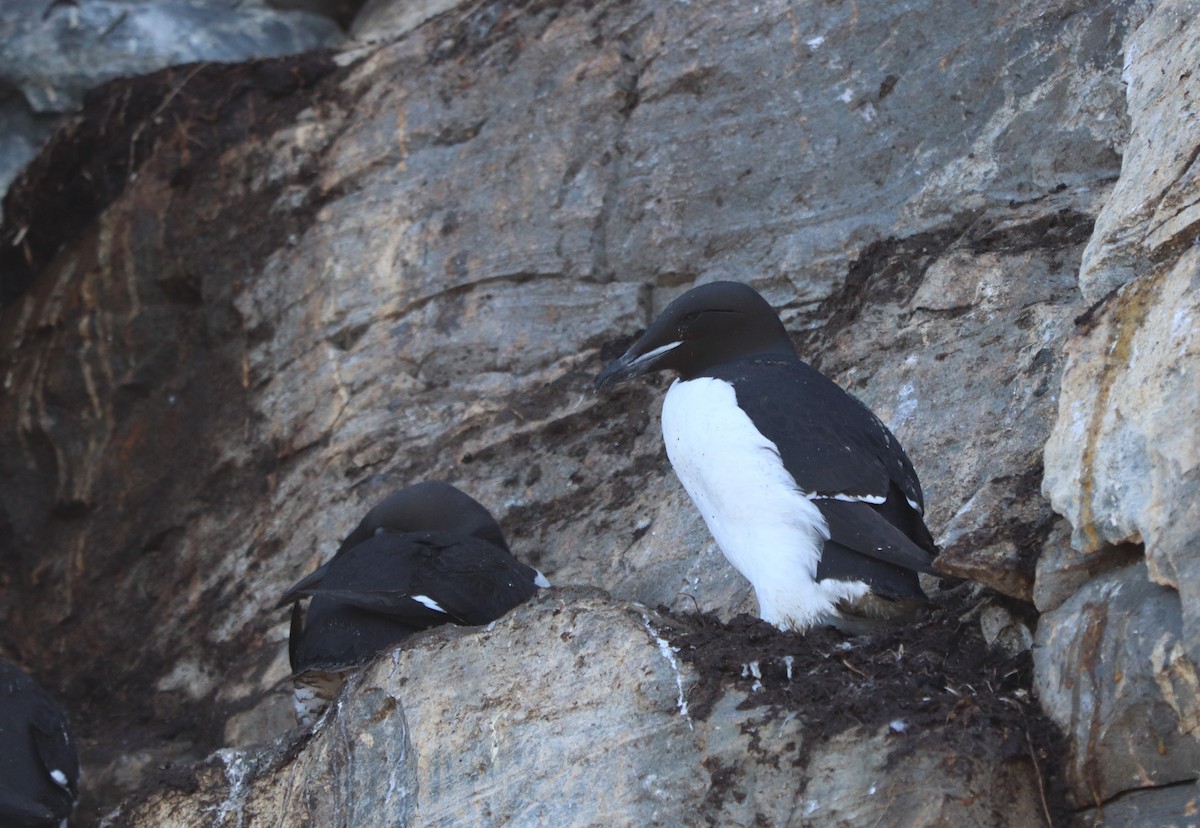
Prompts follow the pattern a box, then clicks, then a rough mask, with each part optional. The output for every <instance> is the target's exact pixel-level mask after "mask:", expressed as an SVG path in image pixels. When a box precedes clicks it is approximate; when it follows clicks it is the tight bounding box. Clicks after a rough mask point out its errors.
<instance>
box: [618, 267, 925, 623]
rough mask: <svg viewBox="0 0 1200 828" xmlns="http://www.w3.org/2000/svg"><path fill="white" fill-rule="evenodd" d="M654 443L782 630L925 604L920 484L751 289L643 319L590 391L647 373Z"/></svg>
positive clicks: (724, 286)
mask: <svg viewBox="0 0 1200 828" xmlns="http://www.w3.org/2000/svg"><path fill="white" fill-rule="evenodd" d="M662 370H673V371H676V372H677V373H678V374H679V377H678V379H676V380H675V382H674V383H673V384H672V385H671V387H670V389H669V390H668V391H667V395H666V399H665V400H664V401H663V411H662V429H663V440H664V442H665V443H666V449H667V456H668V458H670V461H671V465H672V467H674V469H675V473H676V475H677V476H678V477H679V480H680V482H681V483H682V484H683V487H684V489H686V490H687V493H688V495H689V496H690V497H691V499H692V502H693V503H694V504H695V505H696V508H697V509H699V510H700V513H701V515H702V516H703V517H704V522H705V523H706V524H707V525H708V529H709V531H710V532H711V533H712V535H713V538H714V539H715V540H716V542H717V545H718V546H720V548H721V551H722V552H724V553H725V557H726V558H728V559H729V562H730V563H731V564H733V566H734V567H735V568H737V570H738V571H739V572H741V573H742V574H743V575H744V576H745V577H746V578H747V579H748V580H749V581H750V583H751V584H752V585H753V586H754V591H755V594H756V596H757V598H758V603H759V615H760V616H761V617H762V618H763V619H764V620H765V621H768V622H770V623H771V624H774V625H775V626H776V627H779V628H781V629H790V630H802V629H806V628H808V627H810V626H812V625H814V624H833V625H835V626H839V627H842V628H844V629H848V630H850V631H855V632H858V631H863V630H865V629H869V628H870V627H871V626H873V625H874V624H875V623H877V622H878V621H880V620H885V619H888V618H893V617H897V616H910V615H911V614H912V613H913V612H914V611H915V610H916V609H917V608H918V607H919V606H921V605H923V604H924V603H925V596H924V593H922V591H921V588H920V585H919V583H918V578H917V573H918V572H931V571H932V570H931V569H930V564H931V562H932V560H933V557H934V555H935V554H936V549H937V548H936V546H935V544H934V542H933V538H932V536H931V535H930V533H929V530H928V529H927V528H926V526H925V522H924V518H923V514H924V500H923V495H922V492H921V484H920V481H919V480H918V479H917V475H916V472H915V471H914V470H913V466H912V463H911V462H910V461H909V459H908V456H907V455H906V454H905V453H904V450H903V449H902V448H901V447H900V443H899V442H898V441H897V440H896V438H895V436H894V435H893V434H892V433H891V432H890V431H889V430H888V428H887V427H886V426H885V425H884V424H883V423H882V422H880V420H879V418H878V417H876V416H875V415H874V414H873V413H871V411H870V409H868V408H867V407H866V406H865V405H863V404H862V403H861V402H860V401H859V400H857V399H855V398H854V397H853V396H851V395H850V394H848V393H847V392H846V391H844V390H843V389H842V388H841V387H839V386H838V385H837V384H836V383H834V382H833V381H832V380H830V379H828V378H826V377H825V376H823V375H822V374H821V373H820V372H818V371H817V370H816V369H814V368H812V367H811V366H809V365H808V364H806V363H805V362H803V361H801V359H800V358H799V357H798V356H797V355H796V351H795V348H794V347H793V345H792V342H791V340H790V339H789V338H788V335H787V330H786V329H785V328H784V326H783V323H782V322H781V321H780V319H779V317H778V315H777V314H776V313H775V311H774V309H773V308H772V307H771V306H770V305H769V304H768V303H767V302H766V300H765V299H763V298H762V297H761V296H760V295H759V294H758V293H757V292H755V291H754V289H753V288H751V287H749V286H747V285H744V284H741V283H738V282H713V283H710V284H706V285H702V286H700V287H697V288H693V289H692V290H689V291H688V292H687V293H685V294H683V295H682V296H680V297H679V298H678V299H676V300H675V301H673V302H671V304H670V305H668V306H667V308H666V309H665V310H664V311H663V312H662V314H660V315H659V317H658V318H657V319H656V320H654V322H653V323H652V324H651V325H650V327H649V328H648V329H647V330H646V332H645V333H644V334H642V336H640V337H639V338H638V339H637V341H636V342H634V343H633V345H632V346H630V348H629V350H627V351H626V352H625V354H624V355H623V356H621V357H620V358H619V359H617V360H616V361H614V362H613V363H612V364H610V365H609V366H608V367H607V368H605V369H604V371H603V372H601V374H600V375H599V376H598V377H597V379H596V388H597V389H599V388H603V387H605V386H607V385H611V384H613V383H617V382H622V381H624V380H628V379H631V378H633V377H637V376H639V375H641V374H646V373H650V372H653V371H662Z"/></svg>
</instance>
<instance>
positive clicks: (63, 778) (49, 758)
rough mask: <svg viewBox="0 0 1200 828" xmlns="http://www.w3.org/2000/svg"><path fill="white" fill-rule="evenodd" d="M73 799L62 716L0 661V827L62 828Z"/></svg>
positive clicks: (72, 755)
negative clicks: (40, 827)
mask: <svg viewBox="0 0 1200 828" xmlns="http://www.w3.org/2000/svg"><path fill="white" fill-rule="evenodd" d="M78 799H79V757H78V755H77V754H76V752H75V745H74V743H73V742H72V741H71V737H70V735H69V734H68V733H67V717H66V716H64V715H63V712H62V710H61V709H60V708H59V706H58V705H57V704H55V702H54V699H53V698H51V697H50V694H49V693H47V692H46V691H45V690H44V689H42V687H41V685H39V684H38V683H37V682H35V681H34V680H33V679H32V678H30V677H29V676H28V675H26V674H25V672H24V671H22V670H21V668H19V667H17V666H16V665H15V664H12V663H10V662H8V661H3V660H0V825H4V826H14V828H15V826H21V828H24V827H25V826H30V828H32V827H33V826H52V825H62V826H65V825H66V824H67V819H68V818H69V817H70V816H71V811H72V810H74V808H75V802H76V801H77V800H78Z"/></svg>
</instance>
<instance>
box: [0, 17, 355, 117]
mask: <svg viewBox="0 0 1200 828" xmlns="http://www.w3.org/2000/svg"><path fill="white" fill-rule="evenodd" d="M340 39H341V35H340V32H339V31H338V28H337V26H336V25H335V24H334V23H332V22H331V21H329V20H326V19H324V18H321V17H317V16H315V15H310V14H306V13H303V12H277V11H273V10H271V9H267V8H264V7H262V6H259V5H255V4H253V3H228V2H221V0H216V1H215V2H213V0H207V1H206V0H162V2H156V3H152V4H148V3H141V2H136V0H80V1H79V2H77V3H50V4H47V3H43V2H41V0H11V2H7V3H5V4H4V10H3V12H0V41H2V42H3V43H4V52H3V58H0V86H3V87H8V88H12V89H17V90H20V92H21V94H22V95H23V96H24V98H25V100H26V101H28V103H29V105H30V106H31V107H32V108H33V110H34V112H38V113H45V112H60V113H61V112H74V111H75V110H77V109H79V106H80V104H81V103H82V101H83V93H84V92H86V91H87V90H89V89H91V88H93V87H95V86H98V85H100V84H101V83H103V82H104V81H107V80H111V79H113V78H120V77H126V76H129V75H141V74H145V73H146V72H151V71H154V70H155V69H161V68H162V67H164V66H172V65H176V64H180V63H191V62H193V61H202V60H209V61H240V60H246V59H248V58H251V57H272V56H276V55H286V54H293V53H295V52H302V51H305V50H307V49H315V48H319V47H323V46H332V45H335V44H336V43H338V42H339V41H340Z"/></svg>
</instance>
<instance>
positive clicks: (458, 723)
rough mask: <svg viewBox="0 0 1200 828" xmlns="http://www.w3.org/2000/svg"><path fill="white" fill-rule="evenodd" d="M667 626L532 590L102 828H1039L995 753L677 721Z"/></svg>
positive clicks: (1030, 793) (683, 692)
mask: <svg viewBox="0 0 1200 828" xmlns="http://www.w3.org/2000/svg"><path fill="white" fill-rule="evenodd" d="M668 623H670V622H668V621H667V620H666V619H663V618H661V617H660V616H659V615H658V614H656V613H654V612H652V611H650V610H648V609H645V608H644V607H641V606H639V605H637V604H625V603H621V602H615V601H613V600H611V599H610V598H608V597H607V596H605V595H603V594H602V593H600V592H599V591H598V590H580V589H575V590H548V591H545V592H543V593H541V594H540V595H539V596H538V597H536V598H535V599H533V600H532V601H531V602H529V603H528V604H526V605H524V606H522V607H519V608H517V609H516V610H514V611H513V612H512V613H510V614H509V615H508V616H506V617H504V618H502V619H500V620H499V621H496V622H494V623H492V624H489V625H488V626H487V627H486V628H482V629H476V630H461V629H456V628H442V629H440V630H434V631H431V632H430V633H427V634H422V635H421V636H420V637H419V638H416V639H412V640H410V641H409V642H407V643H406V644H405V645H402V646H401V647H400V648H399V649H398V650H396V651H394V652H392V653H390V654H385V655H383V656H382V657H380V658H379V659H378V660H376V661H375V662H374V664H372V665H371V666H369V667H368V668H366V670H365V671H364V672H363V673H362V674H361V675H359V676H357V677H356V678H354V679H352V680H351V682H350V684H349V686H348V688H347V690H346V691H345V692H344V693H343V695H342V696H341V698H340V699H339V701H338V702H337V704H336V705H334V706H333V707H331V708H330V712H329V713H327V714H326V715H325V717H324V718H323V719H321V720H320V721H319V722H318V723H317V725H316V727H315V729H314V731H313V734H312V737H311V739H310V740H308V741H307V742H304V741H301V742H296V741H295V740H294V739H293V740H291V741H289V742H287V743H286V744H282V745H278V746H276V747H274V748H273V749H269V750H264V751H259V752H256V753H246V752H236V751H222V752H220V753H218V754H217V755H216V756H215V757H213V758H211V759H210V760H209V761H208V763H206V764H205V765H203V766H201V767H200V769H199V770H198V778H197V780H196V781H197V787H198V790H195V791H191V792H186V791H179V790H177V791H163V792H162V793H159V794H155V795H153V796H151V797H149V798H148V799H146V800H144V801H142V802H139V803H136V804H134V805H132V806H130V807H129V808H127V809H126V810H125V811H123V812H122V813H121V815H120V817H119V819H117V820H114V822H115V823H117V824H131V825H150V824H152V825H162V826H201V825H212V824H214V821H213V820H214V812H215V814H216V817H215V819H216V823H215V824H226V823H225V822H224V820H226V819H229V820H230V822H233V821H234V820H235V819H236V822H237V824H248V825H258V824H270V825H310V824H320V825H361V826H395V825H429V826H435V825H437V826H441V825H444V826H452V825H534V824H537V825H581V826H591V825H595V826H601V825H678V824H681V823H688V824H706V823H708V824H719V825H745V826H751V825H761V824H764V823H766V824H772V825H813V826H824V825H829V826H832V825H844V824H847V823H853V824H870V823H872V822H874V821H878V820H881V819H885V818H886V819H887V820H888V821H889V824H901V825H903V824H908V825H939V824H971V825H983V826H1004V825H1012V824H1035V823H1036V822H1038V821H1039V820H1040V818H1041V816H1040V812H1039V811H1038V806H1037V805H1036V803H1037V802H1038V795H1037V788H1036V785H1037V782H1036V777H1035V775H1034V773H1033V770H1032V768H1031V767H1030V766H1029V765H1028V764H1022V763H1015V762H1004V761H1001V754H1000V753H999V751H998V744H999V743H998V742H994V743H986V744H984V745H975V746H974V751H973V753H971V754H967V753H963V752H960V751H959V750H957V749H955V748H953V747H952V746H951V745H952V741H951V740H946V741H945V742H942V741H941V739H940V738H939V735H938V734H937V733H929V732H920V733H919V732H916V731H915V730H913V731H909V730H907V729H906V728H905V727H904V726H903V722H893V723H892V724H891V725H885V726H883V728H882V729H881V730H880V731H878V732H871V733H862V732H859V729H858V728H851V729H849V730H847V731H846V732H845V733H843V734H842V735H841V736H839V737H836V738H834V739H831V740H828V741H825V742H815V741H811V740H810V737H809V736H808V733H807V731H806V730H805V728H804V727H803V726H802V716H801V714H800V712H799V711H792V712H788V713H786V714H784V713H783V712H782V711H775V710H772V709H770V708H765V707H761V706H759V705H756V704H755V703H754V701H753V699H752V696H753V695H754V693H755V691H754V690H753V689H751V690H750V691H749V692H746V691H743V690H740V689H733V688H729V689H728V691H727V692H723V693H722V694H721V696H720V698H719V700H718V702H717V703H716V704H715V705H713V706H712V708H711V710H710V711H708V713H707V714H706V716H705V717H704V718H694V717H693V716H692V714H691V711H690V710H689V708H688V701H687V699H688V697H689V695H690V692H691V690H692V688H693V686H694V685H695V684H696V682H698V681H701V680H702V679H700V678H699V677H698V675H697V674H696V672H695V671H694V670H693V669H692V667H690V666H689V665H688V664H687V662H685V660H684V659H683V657H681V656H679V655H678V649H677V648H676V647H675V646H674V645H673V644H672V642H671V641H669V640H668V639H667V638H666V637H664V636H665V635H667V633H666V632H664V630H665V629H666V627H667V624H668ZM756 667H757V665H756ZM765 680H768V681H769V680H771V679H765ZM796 681H798V682H803V681H804V678H803V677H801V676H797V677H796ZM957 727H958V726H957V725H945V726H944V728H945V729H946V730H947V731H950V730H954V729H957ZM938 744H942V745H943V747H942V748H940V749H939V748H937V747H931V745H938ZM897 757H903V758H902V759H898V758H897ZM934 778H936V780H937V782H936V783H935V784H933V785H932V787H931V784H930V780H931V779H934ZM1014 808H1015V809H1014ZM1013 820H1020V821H1017V822H1014V821H1013Z"/></svg>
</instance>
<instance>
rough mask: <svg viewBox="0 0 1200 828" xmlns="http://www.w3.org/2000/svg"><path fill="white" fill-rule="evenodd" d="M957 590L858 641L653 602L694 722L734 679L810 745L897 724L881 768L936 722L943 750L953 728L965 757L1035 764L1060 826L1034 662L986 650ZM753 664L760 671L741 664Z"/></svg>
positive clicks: (1058, 774) (1053, 758)
mask: <svg viewBox="0 0 1200 828" xmlns="http://www.w3.org/2000/svg"><path fill="white" fill-rule="evenodd" d="M961 591H962V592H963V593H964V594H963V595H961V596H958V597H954V598H951V599H950V601H949V603H948V605H946V606H943V607H940V608H938V609H936V610H934V611H932V612H930V613H929V615H928V616H927V617H926V618H924V619H922V620H920V621H917V622H914V623H910V624H906V625H902V626H898V627H895V628H890V629H886V630H884V631H880V632H877V633H873V634H871V635H863V636H852V635H848V634H846V633H843V632H840V631H838V630H835V629H833V628H830V627H818V628H815V629H813V630H810V631H808V632H807V633H793V632H780V631H779V630H777V629H775V628H774V627H772V626H771V625H770V624H767V623H766V622H764V621H762V620H760V619H758V618H752V617H750V616H748V615H744V614H743V615H739V616H737V617H736V618H734V619H733V620H731V621H730V622H729V623H727V624H725V623H722V622H721V621H719V620H718V619H717V618H715V617H714V616H712V615H673V614H671V613H670V612H668V611H667V610H666V609H665V608H664V607H659V608H658V609H659V612H660V613H662V614H663V615H664V616H665V617H666V618H667V619H668V620H669V622H670V623H669V624H668V625H667V627H666V628H665V629H664V630H663V631H662V632H663V634H664V635H665V636H666V637H667V638H668V639H669V640H670V642H671V644H672V645H673V646H675V647H678V648H679V656H680V657H681V658H683V659H684V660H686V661H687V662H689V663H690V664H691V665H692V666H693V667H695V668H696V669H697V671H698V672H699V674H700V679H699V681H697V682H696V683H695V684H694V685H693V686H692V688H691V689H690V691H689V693H688V699H687V702H688V709H689V711H690V712H691V714H692V715H693V716H694V717H696V718H699V719H706V718H707V717H708V715H709V714H710V713H711V712H712V709H713V706H714V704H715V703H716V702H717V701H718V700H719V699H720V698H721V696H722V695H723V693H724V689H723V688H725V687H728V686H729V685H733V686H735V687H737V688H738V689H740V690H742V691H743V692H745V693H746V700H745V701H744V702H742V704H741V705H740V708H741V709H746V708H749V707H764V708H768V709H769V710H770V711H773V712H778V713H788V714H791V715H795V716H797V717H798V719H799V721H800V722H801V724H802V727H803V728H804V730H805V733H806V735H807V736H808V737H809V738H811V739H815V740H818V741H825V740H828V739H829V738H831V737H833V736H836V735H838V734H840V733H843V732H845V731H846V730H847V729H849V728H852V727H855V726H862V727H864V728H866V729H868V730H874V729H878V728H880V727H883V726H884V725H886V724H888V723H890V722H893V721H896V720H903V722H904V723H905V725H906V727H905V731H904V732H905V733H906V734H909V736H910V738H905V739H897V740H896V742H895V747H894V748H893V751H892V754H891V756H890V757H889V763H893V762H897V761H900V760H901V759H903V758H904V757H905V756H907V755H910V754H911V753H912V752H914V751H919V750H920V749H921V747H922V745H923V743H924V742H923V740H922V738H921V734H922V733H924V732H926V731H930V730H932V729H937V737H936V738H937V740H938V745H939V746H940V747H941V748H943V749H944V748H945V747H946V738H947V733H949V734H950V738H951V739H952V742H951V744H950V747H951V748H952V749H954V750H956V751H958V752H961V753H963V754H965V755H967V756H972V755H978V754H979V753H981V752H982V749H983V748H984V746H985V745H995V744H996V742H997V741H999V743H1000V746H1001V756H1002V758H1003V759H1004V760H1006V761H1007V760H1021V761H1033V762H1034V763H1035V767H1036V769H1037V772H1038V776H1039V778H1040V780H1041V784H1042V787H1043V793H1044V796H1045V801H1046V806H1047V808H1046V809H1047V811H1048V812H1049V815H1050V818H1051V820H1052V822H1053V824H1055V825H1065V824H1067V822H1068V821H1069V819H1070V815H1071V811H1070V809H1069V807H1068V805H1067V801H1066V787H1065V780H1064V777H1063V772H1062V768H1061V767H1060V765H1059V757H1062V756H1064V755H1065V743H1064V741H1063V738H1062V736H1061V734H1060V733H1059V731H1058V729H1057V728H1056V727H1055V726H1054V724H1053V723H1052V722H1050V720H1049V719H1047V718H1046V717H1045V716H1044V715H1043V714H1042V713H1041V711H1040V710H1039V708H1038V705H1037V703H1036V701H1035V700H1034V698H1033V694H1032V682H1033V663H1032V658H1031V656H1030V654H1029V653H1028V652H1024V653H1021V654H1019V655H1017V656H1010V655H1008V654H1007V653H1005V652H1002V651H1000V650H997V649H991V648H989V647H988V645H987V644H986V642H985V641H984V640H983V636H982V634H981V633H980V629H979V622H978V619H977V617H976V616H975V615H974V613H972V612H971V607H972V605H973V604H975V603H977V599H974V600H972V599H971V598H969V597H968V596H967V595H966V592H967V590H966V589H965V588H964V589H962V590H961ZM754 661H757V662H758V670H759V673H760V675H761V678H760V677H757V676H755V675H753V674H752V673H751V672H750V670H749V669H748V665H749V664H750V663H751V662H754ZM789 667H790V677H789ZM756 682H757V683H759V684H761V687H756V686H755V685H756ZM946 726H951V727H949V728H947V727H946ZM993 750H994V748H993Z"/></svg>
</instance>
